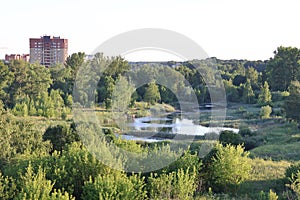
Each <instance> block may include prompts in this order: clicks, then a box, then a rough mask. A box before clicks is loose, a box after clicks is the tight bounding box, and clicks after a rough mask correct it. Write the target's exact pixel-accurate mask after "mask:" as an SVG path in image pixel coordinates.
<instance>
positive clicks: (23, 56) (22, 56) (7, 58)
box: [4, 54, 29, 62]
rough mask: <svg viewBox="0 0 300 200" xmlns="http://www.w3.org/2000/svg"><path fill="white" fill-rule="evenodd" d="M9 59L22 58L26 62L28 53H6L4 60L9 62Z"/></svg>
mask: <svg viewBox="0 0 300 200" xmlns="http://www.w3.org/2000/svg"><path fill="white" fill-rule="evenodd" d="M11 60H24V61H26V62H29V54H22V55H21V54H10V55H8V54H6V55H5V59H4V61H5V62H9V61H11Z"/></svg>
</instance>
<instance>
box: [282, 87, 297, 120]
mask: <svg viewBox="0 0 300 200" xmlns="http://www.w3.org/2000/svg"><path fill="white" fill-rule="evenodd" d="M289 92H290V96H288V97H287V99H286V100H285V103H284V108H285V112H286V117H287V118H290V119H293V120H296V121H297V122H300V101H299V99H300V82H299V81H292V82H291V85H290V86H289Z"/></svg>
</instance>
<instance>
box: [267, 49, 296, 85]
mask: <svg viewBox="0 0 300 200" xmlns="http://www.w3.org/2000/svg"><path fill="white" fill-rule="evenodd" d="M274 53H275V56H274V58H271V59H270V61H269V62H268V63H267V76H268V82H269V83H270V86H271V89H272V90H273V91H277V90H280V91H285V90H287V89H288V87H289V85H290V83H291V81H295V80H297V79H299V75H300V62H299V60H300V50H299V49H297V48H293V47H282V46H280V47H278V48H277V51H275V52H274Z"/></svg>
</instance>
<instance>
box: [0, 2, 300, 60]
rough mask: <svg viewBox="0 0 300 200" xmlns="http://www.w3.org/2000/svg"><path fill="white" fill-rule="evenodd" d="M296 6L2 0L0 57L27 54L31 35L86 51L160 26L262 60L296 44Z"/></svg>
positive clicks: (211, 51) (299, 22)
mask: <svg viewBox="0 0 300 200" xmlns="http://www.w3.org/2000/svg"><path fill="white" fill-rule="evenodd" d="M299 10H300V1H299V0H285V1H283V0H282V1H278V0H273V1H272V0H151V1H150V0H107V1H102V0H84V1H76V0H51V1H44V0H9V1H4V0H3V1H2V2H1V12H0V22H1V31H0V38H1V39H0V58H4V55H5V53H21V54H22V53H29V38H30V37H40V36H42V35H46V34H47V35H54V36H61V37H63V38H67V39H69V54H71V53H74V52H78V51H83V52H86V53H87V54H89V53H91V52H92V51H93V50H94V49H95V48H96V47H97V46H98V45H100V44H101V43H102V42H104V41H105V40H107V39H109V38H110V37H113V36H115V35H117V34H120V33H122V32H126V31H130V30H133V29H138V28H163V29H169V30H173V31H176V32H179V33H181V34H183V35H185V36H187V37H189V38H190V39H192V40H194V41H195V42H197V43H198V44H199V45H200V46H201V47H202V48H203V49H204V50H205V51H206V52H207V53H208V55H209V56H215V57H218V58H221V59H230V58H235V59H252V60H253V59H255V60H256V59H261V60H265V59H269V58H270V57H272V56H273V51H274V50H275V49H276V48H277V47H278V46H280V45H283V46H295V47H298V48H300V11H299ZM137 55H138V54H137ZM139 56H141V55H139ZM141 60H143V58H141Z"/></svg>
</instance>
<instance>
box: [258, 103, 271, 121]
mask: <svg viewBox="0 0 300 200" xmlns="http://www.w3.org/2000/svg"><path fill="white" fill-rule="evenodd" d="M271 113H272V107H271V106H269V105H266V106H263V107H261V109H260V117H261V118H262V119H268V118H270V115H271Z"/></svg>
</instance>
